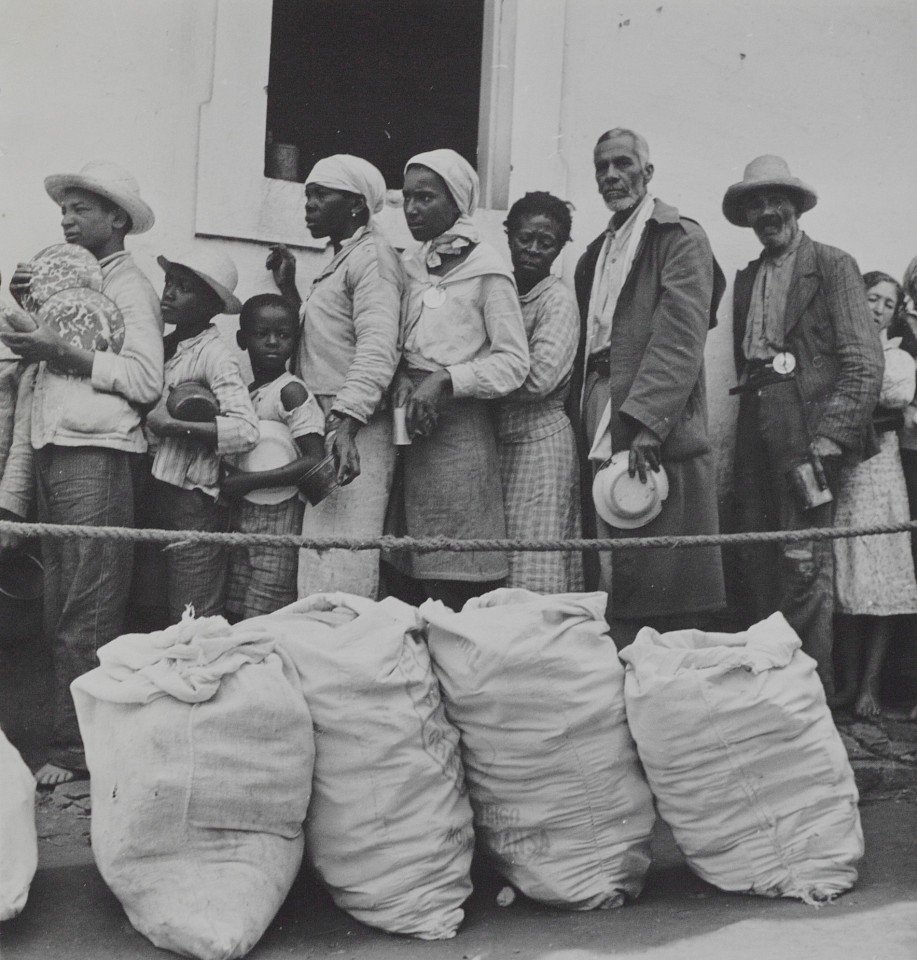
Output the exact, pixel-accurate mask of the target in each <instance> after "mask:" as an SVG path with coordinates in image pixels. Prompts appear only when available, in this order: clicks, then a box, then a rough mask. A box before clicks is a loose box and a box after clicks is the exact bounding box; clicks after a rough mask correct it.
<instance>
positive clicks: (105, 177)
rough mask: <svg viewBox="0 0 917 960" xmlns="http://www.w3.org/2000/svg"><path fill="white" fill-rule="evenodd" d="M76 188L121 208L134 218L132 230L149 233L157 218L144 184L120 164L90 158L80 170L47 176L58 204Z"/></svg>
mask: <svg viewBox="0 0 917 960" xmlns="http://www.w3.org/2000/svg"><path fill="white" fill-rule="evenodd" d="M72 188H76V189H78V190H88V191H89V192H90V193H97V194H98V195H99V196H100V197H105V198H106V199H107V200H111V202H112V203H116V204H117V205H118V206H119V207H121V209H122V210H124V212H125V213H126V214H127V215H128V216H129V217H130V218H131V226H130V229H129V230H128V231H127V232H128V233H146V231H147V230H149V229H150V227H152V226H153V224H154V222H155V221H156V217H155V215H154V214H153V210H152V208H151V207H150V205H149V204H148V203H147V202H146V201H145V200H143V199H142V198H141V196H140V184H138V183H137V181H136V180H135V179H134V177H132V176H131V175H130V174H129V173H128V172H127V170H125V169H124V168H123V167H119V166H118V165H117V164H116V163H110V162H109V161H108V160H90V161H89V163H87V164H86V166H85V167H83V169H82V170H80V172H79V173H55V174H53V175H52V176H50V177H45V190H47V191H48V196H49V197H50V198H51V199H52V200H53V201H54V202H55V203H60V202H61V199H62V198H63V196H64V192H65V191H66V190H70V189H72Z"/></svg>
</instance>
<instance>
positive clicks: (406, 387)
mask: <svg viewBox="0 0 917 960" xmlns="http://www.w3.org/2000/svg"><path fill="white" fill-rule="evenodd" d="M412 396H414V383H413V381H412V380H411V378H410V377H409V376H408V375H407V374H406V373H405V372H404V371H403V370H396V371H395V378H394V380H392V406H395V407H406V406H407V405H408V404H409V403H410V402H411V397H412Z"/></svg>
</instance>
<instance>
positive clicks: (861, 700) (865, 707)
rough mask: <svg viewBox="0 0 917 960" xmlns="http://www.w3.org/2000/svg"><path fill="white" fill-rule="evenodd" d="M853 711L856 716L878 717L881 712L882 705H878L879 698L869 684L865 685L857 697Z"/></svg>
mask: <svg viewBox="0 0 917 960" xmlns="http://www.w3.org/2000/svg"><path fill="white" fill-rule="evenodd" d="M853 712H854V713H855V714H856V715H857V716H858V717H878V716H880V715H881V713H882V707H881V706H880V705H879V698H878V697H877V696H876V694H875V691H874V690H873V689H872V687H871V686H866V687H864V688H863V691H862V692H861V693H860V695H859V697H857V702H856V706H855V707H854V708H853Z"/></svg>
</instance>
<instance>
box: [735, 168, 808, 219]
mask: <svg viewBox="0 0 917 960" xmlns="http://www.w3.org/2000/svg"><path fill="white" fill-rule="evenodd" d="M774 188H780V189H782V190H788V191H790V192H791V193H792V194H793V195H794V196H795V197H796V199H797V203H798V206H799V213H805V212H806V211H807V210H811V209H812V207H814V206H815V204H816V203H818V194H816V192H815V191H814V190H813V189H812V187H810V186H809V185H808V184H807V183H804V182H803V181H802V180H800V179H799V177H794V176H793V175H792V174H791V173H790V168H789V166H788V165H787V162H786V160H784V159H783V157H775V156H773V155H772V154H764V156H761V157H755V159H754V160H752V162H751V163H750V164H749V165H748V166H747V167H746V168H745V174H744V176H743V177H742V180H741V182H740V183H734V184H733V185H732V186H731V187H730V188H729V189H728V190H727V191H726V196H724V197H723V215H724V216H725V217H726V219H727V220H728V221H729V222H730V223H732V224H735V225H736V226H737V227H747V226H748V218H747V216H746V214H745V199H746V197H747V196H748V195H749V194H750V193H751V192H752V191H754V190H767V189H774Z"/></svg>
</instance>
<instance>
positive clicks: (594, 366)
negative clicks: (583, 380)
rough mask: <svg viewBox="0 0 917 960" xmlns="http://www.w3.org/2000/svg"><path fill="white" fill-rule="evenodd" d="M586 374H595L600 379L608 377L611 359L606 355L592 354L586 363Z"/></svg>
mask: <svg viewBox="0 0 917 960" xmlns="http://www.w3.org/2000/svg"><path fill="white" fill-rule="evenodd" d="M586 373H597V374H598V375H599V376H600V377H610V376H611V357H610V356H609V355H608V354H607V353H593V354H592V355H591V356H590V357H589V359H588V360H587V361H586Z"/></svg>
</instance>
